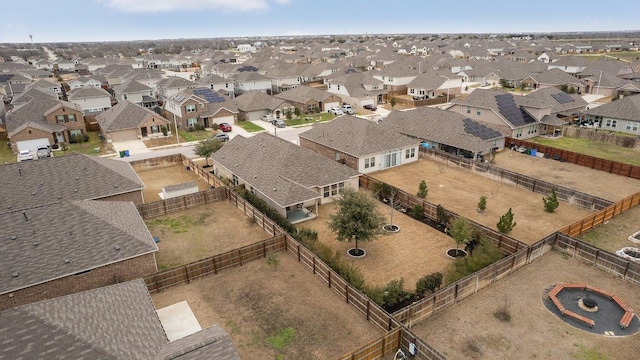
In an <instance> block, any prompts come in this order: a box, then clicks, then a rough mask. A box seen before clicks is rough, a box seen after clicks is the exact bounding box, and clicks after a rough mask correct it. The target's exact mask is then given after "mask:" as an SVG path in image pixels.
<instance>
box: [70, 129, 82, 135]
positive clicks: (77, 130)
mask: <svg viewBox="0 0 640 360" xmlns="http://www.w3.org/2000/svg"><path fill="white" fill-rule="evenodd" d="M69 135H71V136H78V135H82V130H80V129H75V130H69Z"/></svg>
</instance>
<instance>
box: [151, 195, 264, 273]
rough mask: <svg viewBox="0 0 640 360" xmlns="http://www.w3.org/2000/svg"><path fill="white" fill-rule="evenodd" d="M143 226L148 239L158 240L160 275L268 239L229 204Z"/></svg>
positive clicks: (190, 211)
mask: <svg viewBox="0 0 640 360" xmlns="http://www.w3.org/2000/svg"><path fill="white" fill-rule="evenodd" d="M146 224H147V227H148V228H149V231H150V232H151V235H153V236H157V237H159V238H160V242H159V243H158V247H159V250H158V252H157V253H156V261H157V262H158V268H159V269H160V270H161V271H162V270H167V269H170V268H173V267H176V266H179V265H184V264H188V263H190V262H193V261H196V260H201V259H204V258H207V257H210V256H213V255H216V254H220V253H223V252H226V251H230V250H233V249H237V248H239V247H242V246H245V245H249V244H253V243H255V242H258V241H260V240H264V239H268V238H270V237H271V235H270V234H268V233H267V232H265V231H264V230H262V228H261V227H260V226H258V225H257V224H256V223H254V222H252V221H250V219H248V218H247V217H245V216H244V215H243V214H242V211H241V210H238V209H237V208H236V207H235V206H233V204H231V203H229V202H228V201H220V202H216V203H212V204H207V205H203V206H199V207H196V208H191V209H188V210H184V211H181V212H179V213H174V214H171V215H166V216H162V217H158V218H155V219H152V220H147V221H146Z"/></svg>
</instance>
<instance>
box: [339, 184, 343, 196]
mask: <svg viewBox="0 0 640 360" xmlns="http://www.w3.org/2000/svg"><path fill="white" fill-rule="evenodd" d="M343 191H344V183H343V182H341V183H338V194H342V192H343Z"/></svg>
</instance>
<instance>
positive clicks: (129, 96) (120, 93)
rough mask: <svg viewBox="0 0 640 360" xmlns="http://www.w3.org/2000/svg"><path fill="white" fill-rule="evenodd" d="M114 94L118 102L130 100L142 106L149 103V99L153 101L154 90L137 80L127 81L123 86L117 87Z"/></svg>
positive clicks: (114, 88)
mask: <svg viewBox="0 0 640 360" xmlns="http://www.w3.org/2000/svg"><path fill="white" fill-rule="evenodd" d="M113 92H114V95H115V97H116V99H118V101H121V100H128V101H130V102H132V103H135V104H140V105H142V104H143V103H144V102H145V100H146V101H149V99H153V98H152V96H153V90H152V89H151V88H150V87H148V86H146V85H143V84H141V83H139V82H137V81H135V80H127V81H125V82H124V83H122V84H119V85H115V86H114V87H113ZM153 100H155V99H153Z"/></svg>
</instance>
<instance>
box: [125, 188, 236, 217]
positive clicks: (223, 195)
mask: <svg viewBox="0 0 640 360" xmlns="http://www.w3.org/2000/svg"><path fill="white" fill-rule="evenodd" d="M227 196H228V190H227V189H226V188H223V187H221V188H215V189H207V190H204V191H199V192H197V193H194V194H187V195H182V196H178V197H175V198H171V199H167V200H160V201H154V202H152V203H148V204H141V205H138V206H137V208H138V212H139V213H140V216H142V218H143V219H145V220H147V219H152V218H155V217H158V216H162V215H166V214H171V213H174V212H178V211H182V210H186V209H190V208H192V207H197V206H201V205H205V204H210V203H213V202H219V201H222V200H225V199H227Z"/></svg>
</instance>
